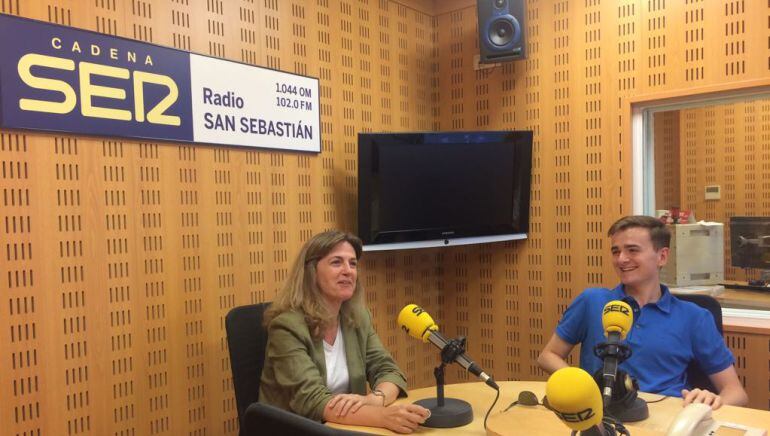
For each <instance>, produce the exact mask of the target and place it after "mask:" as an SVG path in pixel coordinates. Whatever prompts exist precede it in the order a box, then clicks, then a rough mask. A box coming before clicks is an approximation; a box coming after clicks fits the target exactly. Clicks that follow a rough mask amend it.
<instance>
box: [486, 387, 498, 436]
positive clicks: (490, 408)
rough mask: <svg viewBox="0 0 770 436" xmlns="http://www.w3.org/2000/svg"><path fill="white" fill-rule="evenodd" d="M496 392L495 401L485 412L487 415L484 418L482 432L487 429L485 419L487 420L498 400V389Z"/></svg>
mask: <svg viewBox="0 0 770 436" xmlns="http://www.w3.org/2000/svg"><path fill="white" fill-rule="evenodd" d="M495 391H497V395H495V401H493V402H492V405H491V406H489V410H487V414H486V415H485V416H484V430H486V429H487V418H489V412H491V411H492V409H493V408H494V407H495V404H497V399H498V398H500V389H495Z"/></svg>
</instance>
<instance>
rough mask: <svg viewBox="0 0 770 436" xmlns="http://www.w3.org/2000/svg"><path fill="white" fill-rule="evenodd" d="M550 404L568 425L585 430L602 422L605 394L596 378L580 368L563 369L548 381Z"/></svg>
mask: <svg viewBox="0 0 770 436" xmlns="http://www.w3.org/2000/svg"><path fill="white" fill-rule="evenodd" d="M545 394H546V396H547V397H548V404H549V405H550V406H551V408H552V409H553V411H554V412H555V413H556V415H557V416H558V417H559V419H561V420H562V422H564V423H565V424H566V425H567V427H569V428H571V429H572V430H575V431H584V430H588V429H589V428H591V427H593V426H595V425H601V422H602V417H603V416H604V412H603V409H602V407H603V405H602V394H601V393H600V392H599V386H597V385H596V382H595V381H594V378H593V377H591V375H590V374H588V373H587V372H585V371H584V370H582V369H580V368H575V367H566V368H562V369H560V370H558V371H556V372H554V373H553V374H551V376H550V377H549V378H548V381H547V382H546V384H545Z"/></svg>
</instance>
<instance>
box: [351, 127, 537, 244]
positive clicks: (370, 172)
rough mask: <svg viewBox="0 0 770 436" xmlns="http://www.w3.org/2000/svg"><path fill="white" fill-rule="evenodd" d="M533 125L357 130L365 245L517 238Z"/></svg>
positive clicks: (522, 225) (525, 215)
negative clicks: (414, 130)
mask: <svg viewBox="0 0 770 436" xmlns="http://www.w3.org/2000/svg"><path fill="white" fill-rule="evenodd" d="M531 166H532V132H530V131H511V132H444V133H361V134H359V135H358V233H359V236H360V237H361V239H362V240H363V242H364V244H365V245H366V246H367V249H368V250H373V249H392V248H416V247H427V246H441V245H458V244H464V243H478V242H491V241H498V240H510V239H522V238H525V237H526V233H527V231H528V227H529V190H530V172H531Z"/></svg>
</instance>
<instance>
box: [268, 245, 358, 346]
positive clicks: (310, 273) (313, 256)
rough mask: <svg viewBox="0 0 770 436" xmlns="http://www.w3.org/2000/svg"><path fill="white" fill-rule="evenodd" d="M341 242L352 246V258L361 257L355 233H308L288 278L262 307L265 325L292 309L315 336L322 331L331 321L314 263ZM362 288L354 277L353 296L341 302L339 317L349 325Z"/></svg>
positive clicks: (354, 321) (319, 334)
mask: <svg viewBox="0 0 770 436" xmlns="http://www.w3.org/2000/svg"><path fill="white" fill-rule="evenodd" d="M341 242H347V243H348V244H350V245H351V246H353V250H355V252H356V259H360V258H361V254H362V251H363V249H362V247H363V244H362V243H361V240H360V239H358V237H357V236H355V235H353V234H350V233H345V232H342V231H339V230H329V231H326V232H323V233H319V234H317V235H315V236H313V237H311V238H310V239H309V240H308V241H307V242H305V245H303V246H302V249H301V250H300V252H299V254H298V255H297V259H296V260H295V261H294V265H293V266H292V268H291V271H290V272H289V278H288V280H286V283H284V285H283V288H282V289H281V291H280V292H279V293H278V295H277V296H276V299H275V301H273V304H271V305H270V307H269V308H268V309H267V310H266V311H265V319H264V324H265V326H267V325H269V324H270V321H272V320H273V318H275V317H276V316H278V315H280V314H282V313H283V312H288V311H290V310H294V311H297V312H300V313H302V314H303V315H304V316H305V321H306V322H307V325H308V328H309V329H310V334H311V335H313V336H314V337H316V338H319V337H321V336H322V335H323V331H324V329H325V328H326V327H328V326H330V325H332V324H333V323H334V321H335V319H334V318H335V316H334V314H332V313H330V311H329V309H328V308H327V306H326V304H325V303H324V300H323V297H322V295H321V289H320V288H319V287H318V281H317V278H316V277H317V274H316V267H317V265H318V261H319V260H321V259H322V258H323V257H325V256H326V255H327V254H329V253H330V252H331V251H332V249H333V248H334V247H335V246H337V244H339V243H341ZM363 296H364V290H363V287H362V286H361V282H360V280H356V286H355V289H354V291H353V297H352V298H351V299H350V300H348V301H345V302H344V303H342V307H341V308H340V319H341V320H342V321H343V322H346V323H348V324H349V325H354V326H355V325H357V322H356V320H355V318H354V316H353V313H354V311H353V310H352V309H353V308H354V307H358V306H363V304H364V303H363Z"/></svg>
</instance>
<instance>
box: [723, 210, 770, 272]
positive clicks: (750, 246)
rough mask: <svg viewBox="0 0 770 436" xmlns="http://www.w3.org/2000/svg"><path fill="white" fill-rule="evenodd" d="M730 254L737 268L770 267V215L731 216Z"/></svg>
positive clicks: (732, 262) (732, 263) (733, 264)
mask: <svg viewBox="0 0 770 436" xmlns="http://www.w3.org/2000/svg"><path fill="white" fill-rule="evenodd" d="M730 254H731V259H730V260H731V262H730V264H731V265H732V266H734V267H736V268H759V269H770V217H760V216H734V217H731V218H730Z"/></svg>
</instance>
